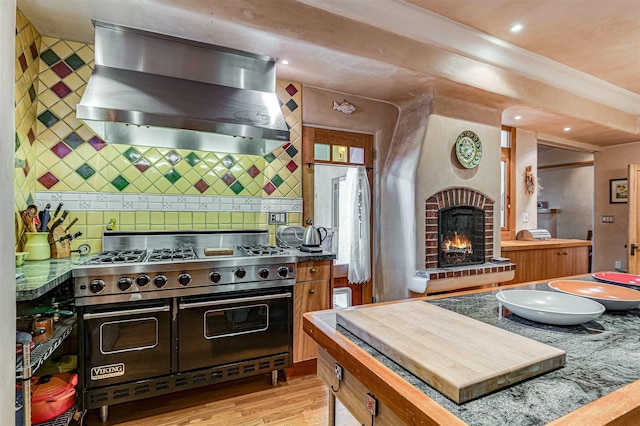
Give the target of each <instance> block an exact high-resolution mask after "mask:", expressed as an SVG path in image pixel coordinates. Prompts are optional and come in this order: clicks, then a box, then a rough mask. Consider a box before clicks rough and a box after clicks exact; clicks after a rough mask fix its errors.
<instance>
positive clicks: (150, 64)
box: [76, 21, 289, 155]
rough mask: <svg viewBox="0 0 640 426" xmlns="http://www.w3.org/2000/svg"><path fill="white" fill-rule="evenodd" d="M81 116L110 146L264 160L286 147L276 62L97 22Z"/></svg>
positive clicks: (80, 118) (263, 57) (79, 109)
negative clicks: (127, 146) (219, 153)
mask: <svg viewBox="0 0 640 426" xmlns="http://www.w3.org/2000/svg"><path fill="white" fill-rule="evenodd" d="M94 24H95V33H96V42H95V68H94V70H93V74H92V75H91V77H90V79H89V83H88V84H87V87H86V89H85V92H84V94H83V96H82V99H81V100H80V103H79V104H78V105H77V107H76V116H77V118H78V119H79V120H82V121H83V122H84V123H85V124H86V125H87V126H89V127H90V128H91V129H92V130H93V131H94V132H95V133H96V134H97V135H98V136H100V137H101V138H102V139H103V140H104V141H106V142H108V143H118V144H128V145H142V146H156V147H165V148H180V149H194V150H202V151H213V152H228V153H239V154H253V155H265V154H267V153H269V152H271V151H273V150H274V149H276V148H278V147H279V146H281V145H282V144H283V143H286V142H287V141H289V130H288V128H287V124H286V123H285V121H284V117H283V116H282V112H281V111H280V103H279V101H278V98H277V96H276V94H275V87H276V76H275V61H274V59H273V58H270V57H267V56H259V55H255V54H252V53H247V52H241V51H238V50H232V49H228V48H225V47H220V46H214V45H210V44H205V43H200V42H196V41H192V40H185V39H181V38H176V37H172V36H168V35H164V34H157V33H151V32H148V31H143V30H139V29H134V28H127V27H123V26H119V25H113V24H109V23H105V22H98V21H95V22H94Z"/></svg>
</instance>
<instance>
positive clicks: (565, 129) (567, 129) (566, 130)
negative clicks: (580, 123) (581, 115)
mask: <svg viewBox="0 0 640 426" xmlns="http://www.w3.org/2000/svg"><path fill="white" fill-rule="evenodd" d="M562 130H564V131H565V132H568V131H569V130H571V127H565V128H564V129H562Z"/></svg>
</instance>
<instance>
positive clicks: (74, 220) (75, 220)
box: [64, 216, 79, 233]
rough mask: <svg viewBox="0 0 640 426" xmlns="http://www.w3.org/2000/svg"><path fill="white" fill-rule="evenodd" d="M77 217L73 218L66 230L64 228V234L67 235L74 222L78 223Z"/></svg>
mask: <svg viewBox="0 0 640 426" xmlns="http://www.w3.org/2000/svg"><path fill="white" fill-rule="evenodd" d="M78 219H79V218H78V216H76V217H74V218H73V220H72V221H71V223H70V224H69V225H67V227H66V228H64V232H65V233H69V228H71V227H72V226H73V225H75V224H76V222H77V221H78Z"/></svg>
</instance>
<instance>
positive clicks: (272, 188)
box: [263, 182, 276, 195]
mask: <svg viewBox="0 0 640 426" xmlns="http://www.w3.org/2000/svg"><path fill="white" fill-rule="evenodd" d="M263 189H264V192H266V193H267V194H268V195H271V194H273V191H275V190H276V187H275V186H273V184H272V183H271V182H267V184H266V185H265V186H264V188H263Z"/></svg>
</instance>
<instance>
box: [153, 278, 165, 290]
mask: <svg viewBox="0 0 640 426" xmlns="http://www.w3.org/2000/svg"><path fill="white" fill-rule="evenodd" d="M153 284H154V285H155V286H156V287H158V288H162V287H164V286H165V285H167V277H166V275H156V277H155V278H154V279H153Z"/></svg>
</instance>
